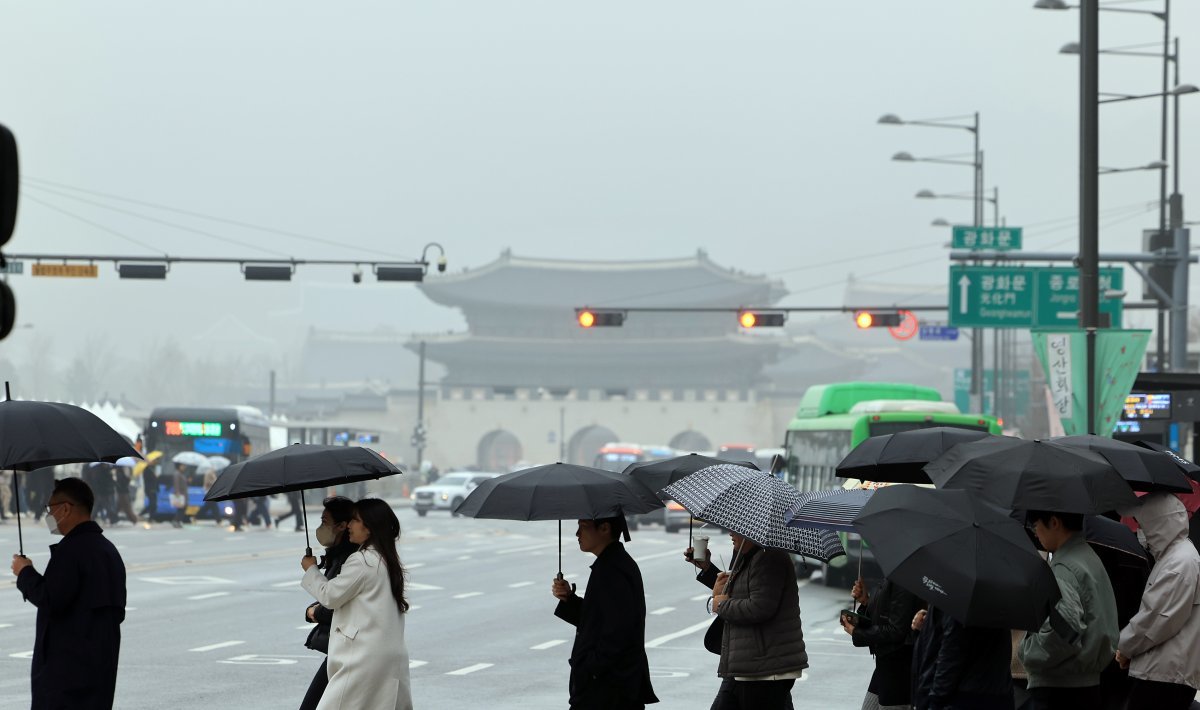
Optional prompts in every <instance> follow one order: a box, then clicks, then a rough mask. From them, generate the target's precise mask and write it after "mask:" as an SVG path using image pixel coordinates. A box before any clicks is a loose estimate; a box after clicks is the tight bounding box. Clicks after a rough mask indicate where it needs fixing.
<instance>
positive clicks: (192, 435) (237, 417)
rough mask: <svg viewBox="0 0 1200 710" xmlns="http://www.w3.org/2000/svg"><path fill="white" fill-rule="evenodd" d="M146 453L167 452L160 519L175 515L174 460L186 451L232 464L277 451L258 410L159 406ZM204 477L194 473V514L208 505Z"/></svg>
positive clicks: (151, 423)
mask: <svg viewBox="0 0 1200 710" xmlns="http://www.w3.org/2000/svg"><path fill="white" fill-rule="evenodd" d="M143 436H144V440H145V451H146V452H150V451H161V452H162V454H163V456H162V458H161V459H159V475H158V490H159V493H158V508H157V512H158V516H157V517H159V518H163V517H169V514H170V513H171V512H172V511H171V508H170V504H169V503H168V502H167V501H168V500H169V495H170V492H171V488H172V478H173V476H174V474H175V464H174V463H172V461H171V460H172V459H173V458H175V456H177V455H178V454H180V453H183V452H185V451H194V452H196V453H198V454H202V455H204V456H224V457H225V458H227V459H229V460H230V462H232V463H237V462H239V461H244V460H246V459H248V458H250V457H251V456H257V455H259V454H265V453H266V452H268V451H270V450H271V427H270V422H269V421H268V420H267V418H266V416H264V415H263V413H262V412H261V411H259V410H258V409H256V408H254V407H244V406H234V407H156V408H155V409H153V410H152V411H151V412H150V418H149V419H148V420H147V421H146V427H145V430H144V434H143ZM204 494H205V490H204V477H203V474H201V473H200V472H199V471H197V470H196V469H190V470H189V478H188V514H189V515H195V514H196V513H197V511H198V510H199V509H200V508H202V507H203V506H204Z"/></svg>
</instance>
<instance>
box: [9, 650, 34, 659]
mask: <svg viewBox="0 0 1200 710" xmlns="http://www.w3.org/2000/svg"><path fill="white" fill-rule="evenodd" d="M8 657H9V658H33V651H21V652H20V653H10V654H8Z"/></svg>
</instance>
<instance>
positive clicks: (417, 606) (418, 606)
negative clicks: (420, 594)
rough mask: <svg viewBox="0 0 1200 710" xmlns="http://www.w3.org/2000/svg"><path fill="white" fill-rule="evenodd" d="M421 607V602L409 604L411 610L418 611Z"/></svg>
mask: <svg viewBox="0 0 1200 710" xmlns="http://www.w3.org/2000/svg"><path fill="white" fill-rule="evenodd" d="M420 608H421V606H420V605H419V604H409V605H408V610H409V611H416V610H417V609H420Z"/></svg>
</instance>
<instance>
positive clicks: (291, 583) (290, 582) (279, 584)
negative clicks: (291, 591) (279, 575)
mask: <svg viewBox="0 0 1200 710" xmlns="http://www.w3.org/2000/svg"><path fill="white" fill-rule="evenodd" d="M271 586H272V587H275V588H280V587H299V586H300V580H298V579H289V580H288V581H286V582H276V583H275V584H272V585H271Z"/></svg>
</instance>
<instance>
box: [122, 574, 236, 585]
mask: <svg viewBox="0 0 1200 710" xmlns="http://www.w3.org/2000/svg"><path fill="white" fill-rule="evenodd" d="M138 579H140V580H141V581H143V582H153V583H154V584H233V583H234V582H233V580H232V579H225V578H224V577H209V576H207V575H189V576H179V577H138Z"/></svg>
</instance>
